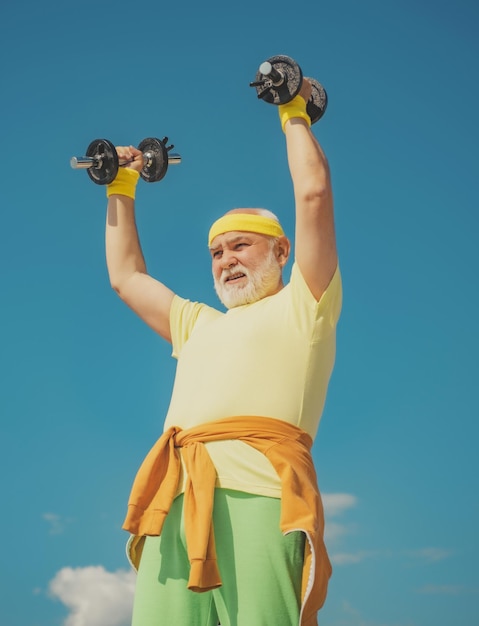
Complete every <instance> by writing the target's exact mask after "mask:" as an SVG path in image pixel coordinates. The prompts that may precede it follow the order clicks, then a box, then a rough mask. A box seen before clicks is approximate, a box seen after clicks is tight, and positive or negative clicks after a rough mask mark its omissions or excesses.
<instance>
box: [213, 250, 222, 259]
mask: <svg viewBox="0 0 479 626" xmlns="http://www.w3.org/2000/svg"><path fill="white" fill-rule="evenodd" d="M221 254H222V251H221V250H216V252H213V258H214V259H219V258H220V257H221Z"/></svg>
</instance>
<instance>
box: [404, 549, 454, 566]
mask: <svg viewBox="0 0 479 626" xmlns="http://www.w3.org/2000/svg"><path fill="white" fill-rule="evenodd" d="M409 554H410V556H412V557H414V558H416V559H421V560H423V561H426V562H427V563H437V562H438V561H443V560H444V559H447V558H448V557H450V556H451V555H452V554H453V552H452V550H446V549H444V548H421V549H420V550H412V551H411V552H409Z"/></svg>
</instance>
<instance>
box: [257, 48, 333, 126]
mask: <svg viewBox="0 0 479 626" xmlns="http://www.w3.org/2000/svg"><path fill="white" fill-rule="evenodd" d="M307 80H309V82H310V83H311V87H312V92H311V98H310V99H309V100H308V102H307V103H306V111H307V113H308V115H309V117H310V118H311V123H312V124H314V123H315V122H317V121H318V120H319V119H320V118H321V117H323V115H324V113H325V111H326V107H327V106H328V95H327V93H326V90H325V89H324V87H323V86H322V85H321V84H320V83H319V82H318V81H317V80H315V79H314V78H307ZM302 84H303V72H302V70H301V68H300V66H299V65H298V64H297V63H296V61H294V60H293V59H292V58H291V57H287V56H285V55H277V56H274V57H271V58H269V59H267V60H266V61H264V62H263V63H261V65H260V66H259V69H258V71H257V72H256V77H255V80H254V82H252V83H250V87H256V93H257V94H258V98H260V99H261V100H264V101H265V102H268V103H269V104H276V105H280V104H286V103H287V102H290V101H291V100H292V99H293V98H294V97H295V96H297V95H298V93H299V92H300V90H301V85H302Z"/></svg>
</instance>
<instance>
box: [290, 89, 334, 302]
mask: <svg viewBox="0 0 479 626" xmlns="http://www.w3.org/2000/svg"><path fill="white" fill-rule="evenodd" d="M310 95H311V84H310V83H309V81H308V80H307V79H304V80H303V85H302V87H301V91H300V94H299V96H301V97H302V98H303V99H304V100H305V102H307V101H308V99H309V97H310ZM280 115H281V111H280ZM285 118H286V121H284V119H285ZM285 118H283V122H284V125H283V129H284V132H285V135H286V147H287V154H288V164H289V169H290V172H291V178H292V181H293V189H294V198H295V204H296V228H295V258H296V262H297V264H298V267H299V269H300V270H301V273H302V275H303V277H304V279H305V281H306V284H307V285H308V287H309V289H310V291H311V293H312V294H313V296H314V297H315V298H316V300H319V299H320V298H321V295H322V294H323V293H324V291H325V290H326V288H327V286H328V285H329V283H330V281H331V278H332V277H333V274H334V272H335V270H336V267H337V264H338V256H337V250H336V237H335V230H334V212H333V195H332V189H331V181H330V175H329V167H328V162H327V159H326V157H325V155H324V152H323V151H322V149H321V147H320V145H319V143H318V142H317V140H316V138H315V137H314V135H313V133H312V132H311V129H310V127H309V124H308V123H307V121H305V120H304V119H302V118H300V117H291V119H287V118H288V115H286V116H285Z"/></svg>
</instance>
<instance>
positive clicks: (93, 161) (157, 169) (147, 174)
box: [70, 137, 181, 185]
mask: <svg viewBox="0 0 479 626" xmlns="http://www.w3.org/2000/svg"><path fill="white" fill-rule="evenodd" d="M167 143H168V137H164V138H163V139H156V138H155V137H148V138H147V139H143V141H142V142H141V143H140V144H139V146H138V150H140V151H141V152H142V153H143V159H144V165H143V168H142V170H141V172H140V176H141V177H142V178H143V180H145V181H146V182H147V183H156V182H157V181H159V180H161V179H162V178H164V176H165V174H166V172H167V170H168V165H169V163H172V164H175V163H181V156H180V155H179V154H173V153H171V154H170V151H171V150H172V149H173V148H174V146H173V145H171V146H167V145H166V144H167ZM128 163H131V161H120V160H119V159H118V154H117V152H116V148H115V146H114V145H113V144H112V143H111V141H108V139H95V140H94V141H92V142H91V143H90V145H89V146H88V148H87V149H86V156H83V157H72V158H71V159H70V165H71V167H72V168H73V169H86V170H87V173H88V176H89V177H90V178H91V179H92V181H93V182H94V183H96V184H97V185H109V184H110V183H111V182H113V181H114V180H115V178H116V175H117V173H118V168H119V167H122V166H124V165H128Z"/></svg>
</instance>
